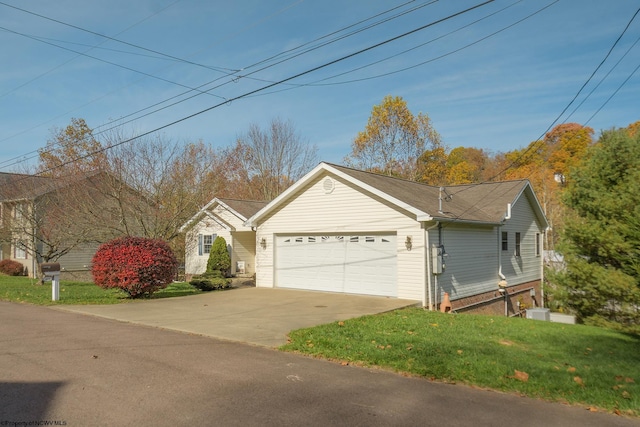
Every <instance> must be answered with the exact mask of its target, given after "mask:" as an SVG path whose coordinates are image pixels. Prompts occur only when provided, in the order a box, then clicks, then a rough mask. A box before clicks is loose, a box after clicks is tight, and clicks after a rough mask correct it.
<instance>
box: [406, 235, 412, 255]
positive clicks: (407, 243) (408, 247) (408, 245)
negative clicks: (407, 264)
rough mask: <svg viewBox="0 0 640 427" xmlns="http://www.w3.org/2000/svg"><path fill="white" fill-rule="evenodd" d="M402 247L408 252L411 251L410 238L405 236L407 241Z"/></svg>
mask: <svg viewBox="0 0 640 427" xmlns="http://www.w3.org/2000/svg"><path fill="white" fill-rule="evenodd" d="M404 246H405V247H406V248H407V250H408V251H410V250H411V248H412V247H413V242H412V241H411V236H407V240H405V241H404Z"/></svg>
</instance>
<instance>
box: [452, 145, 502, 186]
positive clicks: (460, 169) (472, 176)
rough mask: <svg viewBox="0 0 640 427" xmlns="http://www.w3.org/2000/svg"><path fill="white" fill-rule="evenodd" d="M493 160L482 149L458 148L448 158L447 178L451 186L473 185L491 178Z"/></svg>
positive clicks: (493, 168)
mask: <svg viewBox="0 0 640 427" xmlns="http://www.w3.org/2000/svg"><path fill="white" fill-rule="evenodd" d="M493 163H494V162H493V160H492V158H491V156H489V154H487V153H486V152H485V151H484V150H483V149H481V148H473V147H456V148H454V149H453V150H451V151H450V152H449V155H448V156H447V164H446V167H447V178H446V182H447V184H450V185H455V184H472V183H478V182H483V181H485V180H487V179H489V178H491V175H490V174H491V173H492V172H494V170H495V167H493Z"/></svg>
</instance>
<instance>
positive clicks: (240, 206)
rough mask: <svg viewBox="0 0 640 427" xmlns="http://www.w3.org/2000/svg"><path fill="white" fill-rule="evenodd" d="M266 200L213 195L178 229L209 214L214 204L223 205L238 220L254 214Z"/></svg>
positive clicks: (263, 205) (188, 225)
mask: <svg viewBox="0 0 640 427" xmlns="http://www.w3.org/2000/svg"><path fill="white" fill-rule="evenodd" d="M266 205H267V202H260V201H256V200H240V199H228V198H222V197H221V198H218V197H215V198H214V199H212V200H211V201H209V203H207V204H206V205H204V206H203V207H202V209H200V210H199V211H198V212H197V213H196V214H195V215H194V216H192V217H191V218H190V219H189V220H188V221H187V222H185V223H184V224H183V225H182V226H181V227H180V231H184V230H186V229H187V228H189V227H190V226H191V225H193V224H194V223H195V222H196V221H197V220H198V219H199V218H201V217H202V216H203V215H211V212H212V211H213V210H214V209H215V208H216V206H223V207H224V208H225V209H227V210H228V211H230V212H231V213H233V214H234V215H236V216H237V217H238V218H239V219H240V220H242V221H246V220H247V219H248V218H250V217H252V216H253V215H255V214H256V212H258V211H259V210H260V209H262V208H264V207H265V206H266Z"/></svg>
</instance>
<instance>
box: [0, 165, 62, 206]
mask: <svg viewBox="0 0 640 427" xmlns="http://www.w3.org/2000/svg"><path fill="white" fill-rule="evenodd" d="M56 187H57V183H56V180H55V179H53V178H48V177H42V176H36V175H24V174H17V173H7V172H0V201H10V200H18V199H34V198H36V197H38V196H41V195H43V194H46V193H48V192H50V191H53V190H55V189H56Z"/></svg>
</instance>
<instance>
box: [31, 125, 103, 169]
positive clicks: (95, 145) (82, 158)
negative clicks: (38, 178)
mask: <svg viewBox="0 0 640 427" xmlns="http://www.w3.org/2000/svg"><path fill="white" fill-rule="evenodd" d="M104 165H105V152H104V147H103V146H102V144H101V143H100V141H98V140H97V139H96V138H95V137H94V136H93V130H92V129H91V128H90V127H89V125H87V123H86V122H85V121H84V119H77V118H72V119H71V124H69V125H68V126H67V127H65V128H64V129H54V130H53V131H52V136H51V138H50V139H49V140H48V141H47V143H46V145H45V146H44V148H41V149H39V150H38V167H37V173H38V174H39V175H42V176H50V177H65V176H69V175H78V174H82V173H87V172H93V171H96V170H99V169H101V168H102V167H104Z"/></svg>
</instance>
